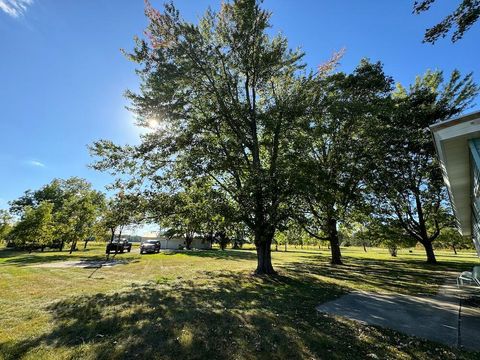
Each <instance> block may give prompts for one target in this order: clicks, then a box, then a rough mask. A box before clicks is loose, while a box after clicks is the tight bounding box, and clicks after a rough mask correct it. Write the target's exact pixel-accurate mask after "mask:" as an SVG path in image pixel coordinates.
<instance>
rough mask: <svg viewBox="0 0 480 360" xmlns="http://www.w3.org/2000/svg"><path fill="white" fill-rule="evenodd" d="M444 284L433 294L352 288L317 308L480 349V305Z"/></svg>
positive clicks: (409, 333)
mask: <svg viewBox="0 0 480 360" xmlns="http://www.w3.org/2000/svg"><path fill="white" fill-rule="evenodd" d="M466 297H467V293H466V292H465V291H460V290H458V289H457V288H456V286H455V285H453V284H448V285H444V286H442V287H441V288H440V290H439V292H438V294H437V295H436V296H434V297H428V296H410V295H402V294H378V293H368V292H352V293H350V294H347V295H344V296H342V297H340V298H338V299H337V300H334V301H330V302H327V303H324V304H321V305H319V306H318V307H317V310H318V311H320V312H323V313H327V314H331V315H337V316H343V317H346V318H349V319H352V320H356V321H359V322H362V323H365V324H369V325H378V326H381V327H386V328H390V329H393V330H397V331H399V332H402V333H405V334H407V335H413V336H417V337H421V338H424V339H428V340H433V341H437V342H440V343H443V344H446V345H449V346H454V347H464V348H466V349H469V350H474V351H480V307H479V306H478V303H476V304H474V303H472V302H471V301H467V300H465V298H466Z"/></svg>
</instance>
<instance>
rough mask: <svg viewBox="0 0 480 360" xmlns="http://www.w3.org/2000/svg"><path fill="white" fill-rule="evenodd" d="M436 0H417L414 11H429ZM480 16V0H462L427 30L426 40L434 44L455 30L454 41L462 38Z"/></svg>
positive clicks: (417, 12)
mask: <svg viewBox="0 0 480 360" xmlns="http://www.w3.org/2000/svg"><path fill="white" fill-rule="evenodd" d="M435 1H436V0H421V1H415V3H414V5H413V12H414V13H415V14H420V13H422V12H425V11H428V10H429V9H430V7H431V6H432V5H433V3H434V2H435ZM479 16H480V1H478V0H461V1H460V4H458V6H457V8H456V9H455V10H454V11H453V12H452V13H451V14H449V15H447V16H446V17H445V18H444V19H443V20H442V21H440V22H439V23H438V24H436V25H435V26H433V27H431V28H429V29H427V30H426V31H425V36H424V38H423V41H424V42H428V43H432V44H434V43H435V42H436V41H437V40H438V39H439V38H444V37H446V36H447V34H448V33H449V32H451V31H453V34H452V38H451V39H452V42H456V41H458V40H460V39H461V38H462V37H463V35H464V34H465V32H466V31H468V30H469V29H470V28H471V27H472V26H473V24H475V23H476V22H477V20H478V17H479Z"/></svg>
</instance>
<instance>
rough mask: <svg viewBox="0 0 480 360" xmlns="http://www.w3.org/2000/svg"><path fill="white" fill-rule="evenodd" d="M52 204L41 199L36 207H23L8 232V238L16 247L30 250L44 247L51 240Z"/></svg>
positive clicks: (52, 227)
mask: <svg viewBox="0 0 480 360" xmlns="http://www.w3.org/2000/svg"><path fill="white" fill-rule="evenodd" d="M52 210H53V204H51V203H49V202H47V201H43V202H41V203H40V204H39V205H38V206H37V207H35V208H33V207H30V206H27V207H25V208H24V211H23V214H22V216H21V218H20V220H19V221H18V222H17V223H16V224H15V226H14V227H13V229H12V231H11V232H10V234H9V237H8V238H9V239H10V240H11V241H12V242H13V243H14V244H15V246H16V247H19V248H25V249H28V250H29V251H32V250H33V249H35V248H42V249H43V248H44V247H45V246H47V245H48V244H50V243H51V241H52V240H53V231H54V222H53V215H52Z"/></svg>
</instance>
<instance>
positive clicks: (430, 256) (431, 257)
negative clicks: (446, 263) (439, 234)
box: [421, 240, 437, 264]
mask: <svg viewBox="0 0 480 360" xmlns="http://www.w3.org/2000/svg"><path fill="white" fill-rule="evenodd" d="M421 244H422V245H423V247H424V248H425V253H426V254H427V263H428V264H436V263H437V259H436V258H435V253H434V252H433V246H432V242H431V241H429V240H427V241H424V242H422V243H421Z"/></svg>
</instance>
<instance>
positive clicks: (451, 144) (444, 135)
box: [430, 111, 480, 235]
mask: <svg viewBox="0 0 480 360" xmlns="http://www.w3.org/2000/svg"><path fill="white" fill-rule="evenodd" d="M430 130H431V131H432V133H433V138H434V142H435V147H436V149H437V154H438V158H439V160H440V165H441V168H442V172H443V178H444V181H445V184H446V186H447V188H448V193H449V195H450V201H451V203H452V208H453V211H454V213H455V217H456V219H457V221H458V227H459V230H460V232H461V233H462V235H471V232H472V231H471V229H472V219H471V214H472V210H471V198H470V197H471V193H470V192H471V190H470V189H471V185H470V155H469V143H468V141H469V140H470V139H474V138H480V111H479V112H475V113H472V114H468V115H465V116H462V117H458V118H454V119H450V120H446V121H442V122H439V123H437V124H434V125H432V126H430Z"/></svg>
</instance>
